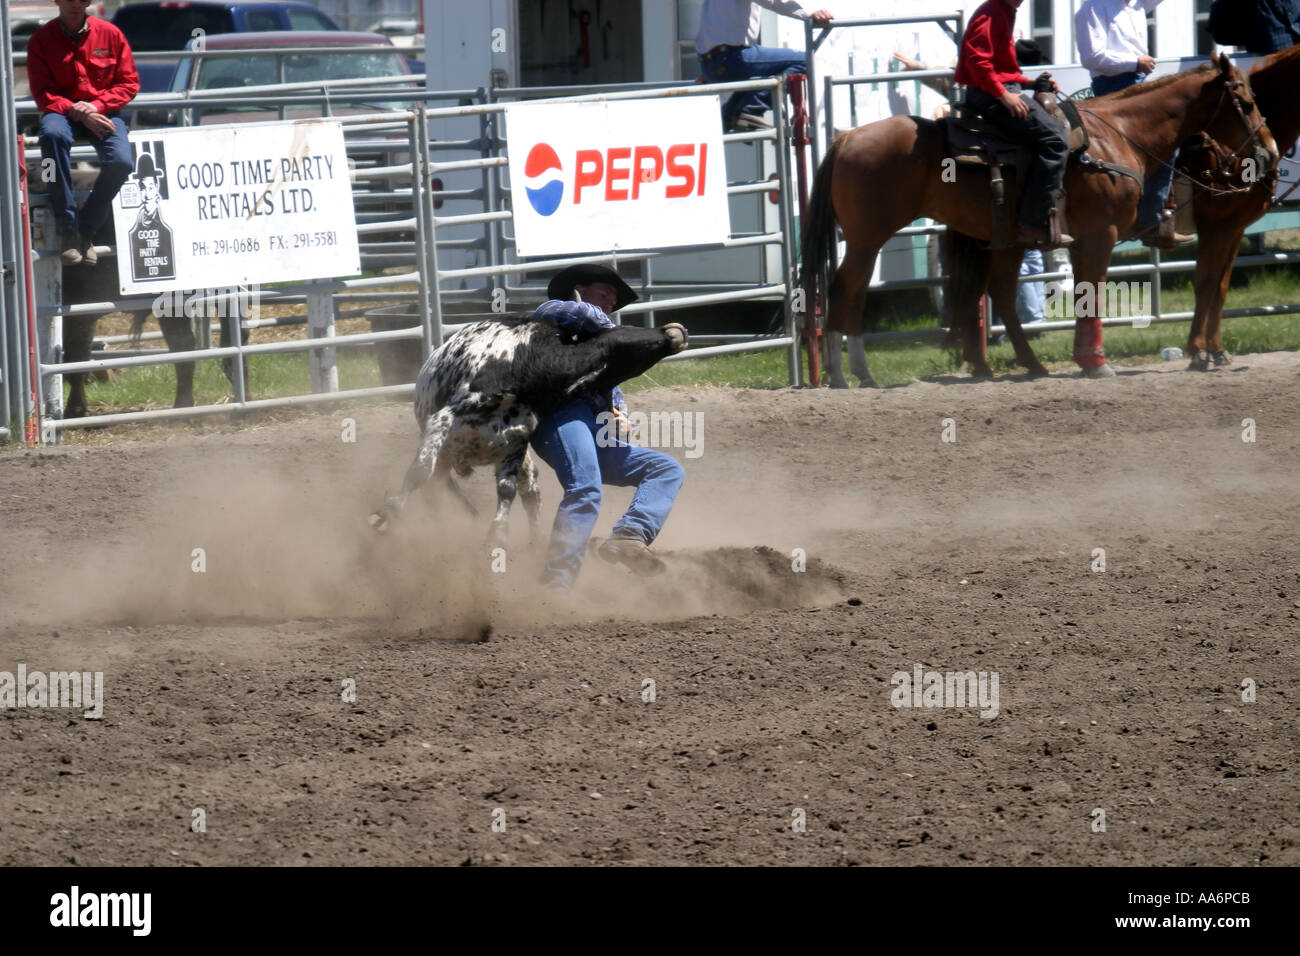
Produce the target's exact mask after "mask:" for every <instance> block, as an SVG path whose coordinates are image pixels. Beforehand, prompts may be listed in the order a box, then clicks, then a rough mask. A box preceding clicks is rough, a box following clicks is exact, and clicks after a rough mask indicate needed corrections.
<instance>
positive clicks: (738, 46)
mask: <svg viewBox="0 0 1300 956" xmlns="http://www.w3.org/2000/svg"><path fill="white" fill-rule="evenodd" d="M759 7H766V8H767V9H769V10H775V11H776V12H777V13H780V14H783V15H785V16H787V17H794V18H796V19H799V20H811V21H812V22H813V23H815V24H817V26H819V27H824V26H826V24H828V23H830V22H831V20H832V19H834V18H833V17H832V16H831V13H830V11H829V10H817V11H815V12H813V13H809V12H808V11H806V10H805V9H804V8H803V7H801V6H800V5H799V4H798V3H796V2H794V0H752V2H751V0H704V9H703V10H701V11H700V29H699V32H698V33H696V35H695V50H696V52H697V53H698V54H699V57H700V68H701V69H702V70H703V71H704V82H706V83H728V82H734V81H737V80H754V79H759V78H761V77H764V76H780V75H782V74H785V75H786V76H789V75H791V74H793V73H807V72H808V57H807V55H806V54H804V53H801V52H799V51H798V50H786V49H784V48H782V47H768V46H756V45H755V44H756V43H757V42H758V27H759V17H760V15H761V13H760V11H759V9H758V8H759ZM771 108H772V96H771V94H770V93H769V92H768V91H767V90H742V91H741V92H738V93H733V94H732V95H731V97H730V98H729V99H728V100H727V102H726V103H725V104H723V107H722V123H723V128H724V129H726V130H727V131H729V132H730V131H733V130H743V129H771V128H772V124H771V122H769V121H768V120H767V118H766V117H764V116H763V114H764V113H766V112H767V111H768V110H770V109H771Z"/></svg>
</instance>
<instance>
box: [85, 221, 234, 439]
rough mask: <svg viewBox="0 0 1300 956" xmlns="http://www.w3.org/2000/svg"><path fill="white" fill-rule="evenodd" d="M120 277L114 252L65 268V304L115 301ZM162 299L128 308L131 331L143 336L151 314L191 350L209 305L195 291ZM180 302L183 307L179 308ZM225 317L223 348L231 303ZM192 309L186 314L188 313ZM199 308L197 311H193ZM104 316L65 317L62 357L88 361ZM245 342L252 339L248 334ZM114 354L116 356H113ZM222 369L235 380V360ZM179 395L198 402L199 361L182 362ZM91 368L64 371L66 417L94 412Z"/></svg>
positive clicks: (183, 402)
mask: <svg viewBox="0 0 1300 956" xmlns="http://www.w3.org/2000/svg"><path fill="white" fill-rule="evenodd" d="M112 231H113V222H112V220H111V219H110V220H109V222H108V224H107V225H106V226H105V227H104V229H103V230H101V232H100V235H99V236H98V237H96V239H97V242H99V243H100V244H101V245H107V244H109V243H111V242H112ZM118 290H119V285H118V280H117V260H116V259H114V258H112V257H111V256H110V257H105V258H102V259H100V261H99V264H98V265H94V266H87V265H80V266H70V267H67V266H65V267H64V269H63V304H64V305H81V304H84V303H90V302H111V301H113V300H114V299H116V298H118V297H119V291H118ZM161 300H162V301H163V302H164V303H165V304H166V306H167V308H165V309H158V308H152V307H151V308H148V309H136V310H128V309H124V310H123V311H124V312H126V313H127V314H128V315H130V316H131V324H132V328H131V334H132V335H133V336H135V337H136V339H137V340H138V338H139V335H140V333H141V332H142V331H143V329H144V324H145V322H146V321H147V320H148V318H149V316H150V315H153V316H154V317H155V318H157V320H158V327H159V328H160V329H161V330H162V334H163V338H164V339H165V340H166V342H167V348H168V349H169V350H170V351H172V352H189V351H192V350H194V349H195V348H197V347H198V342H197V340H196V339H195V336H194V320H195V318H196V317H197V318H198V320H199V321H202V322H207V321H209V315H208V311H209V307H208V306H206V305H203V304H202V303H200V302H198V301H196V300H195V298H194V296H193V294H190V293H186V294H182V295H181V296H163V297H161ZM176 306H179V307H176ZM215 310H216V311H217V313H218V315H219V316H220V317H221V340H220V344H221V347H222V348H225V347H227V346H229V345H231V344H233V340H232V338H231V335H232V332H233V329H232V328H231V325H232V323H233V322H234V321H236V319H237V316H236V314H235V311H234V309H233V308H232V307H230V306H229V305H227V304H226V303H221V304H218V305H216V306H215ZM187 312H188V313H191V314H186V313H187ZM196 312H197V316H196V315H194V314H193V313H196ZM102 317H103V316H100V315H65V316H64V317H63V361H65V362H88V361H90V357H91V349H92V348H93V345H94V340H95V326H96V325H97V324H98V323H99V320H100V319H101V318H102ZM244 341H245V342H247V341H248V340H247V333H245V338H244ZM110 357H111V356H110ZM244 361H245V364H244V381H245V382H247V381H248V364H247V359H245V360H244ZM221 364H222V368H223V369H224V371H225V373H226V378H227V379H229V380H230V381H231V383H232V384H233V382H234V364H233V361H232V360H231V359H222V363H221ZM173 367H174V368H175V369H176V398H175V401H174V402H173V407H174V408H190V407H191V406H193V405H194V363H193V362H177V363H176V364H175V365H174V366H173ZM88 376H89V373H87V372H70V373H68V374H66V375H64V379H65V380H66V381H67V383H68V400H67V402H66V404H65V405H64V409H63V417H64V418H84V417H86V416H87V415H89V414H90V408H89V403H88V402H87V399H86V379H87V377H88Z"/></svg>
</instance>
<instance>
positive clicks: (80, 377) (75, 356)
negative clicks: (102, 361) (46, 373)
mask: <svg viewBox="0 0 1300 956" xmlns="http://www.w3.org/2000/svg"><path fill="white" fill-rule="evenodd" d="M98 321H99V317H98V316H90V315H65V316H64V317H63V361H65V362H89V361H90V347H91V345H92V343H93V342H94V339H95V323H96V322H98ZM87 374H88V373H86V372H73V373H71V374H68V375H65V376H64V379H65V380H66V381H67V383H68V386H69V395H68V401H67V403H66V404H65V405H64V406H63V417H64V418H85V417H86V416H87V415H88V414H90V409H89V407H88V405H87V403H86V377H87Z"/></svg>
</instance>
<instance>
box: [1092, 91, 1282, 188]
mask: <svg viewBox="0 0 1300 956" xmlns="http://www.w3.org/2000/svg"><path fill="white" fill-rule="evenodd" d="M1240 86H1241V81H1239V80H1228V81H1226V82H1225V83H1224V84H1223V89H1222V90H1221V91H1220V93H1219V102H1218V103H1216V104H1215V106H1214V112H1213V113H1211V114H1210V118H1209V119H1208V120H1206V123H1205V125H1206V126H1209V125H1210V124H1211V123H1213V122H1214V119H1215V117H1216V116H1218V115H1219V110H1221V109H1223V101H1224V98H1225V97H1229V96H1230V98H1231V100H1232V105H1233V106H1234V107H1236V110H1237V116H1238V117H1240V119H1241V125H1242V127H1243V128H1245V129H1246V130H1248V131H1249V134H1250V135H1249V136H1247V137H1246V139H1245V140H1244V141H1243V142H1242V144H1241V145H1240V146H1239V147H1237V149H1235V150H1233V151H1229V150H1228V148H1227V147H1226V146H1224V145H1223V144H1222V143H1220V142H1219V141H1218V140H1216V139H1215V138H1214V137H1212V136H1211V135H1210V134H1209V133H1206V132H1204V131H1202V132H1200V133H1199V134H1198V135H1199V136H1200V137H1201V138H1202V140H1203V141H1204V142H1205V144H1206V148H1207V149H1208V150H1209V151H1210V152H1211V153H1213V154H1214V157H1215V161H1216V165H1217V166H1218V167H1219V168H1218V169H1216V170H1215V173H1217V174H1218V176H1219V178H1220V179H1221V180H1223V181H1225V182H1228V181H1231V180H1232V179H1234V178H1236V177H1237V176H1239V175H1240V174H1241V164H1242V161H1243V159H1244V157H1243V156H1242V155H1241V153H1242V151H1243V150H1245V149H1246V148H1247V147H1248V146H1250V145H1251V144H1252V143H1254V142H1255V141H1256V140H1257V139H1259V138H1260V137H1259V131H1260V130H1261V129H1263V127H1264V119H1263V115H1262V114H1261V116H1260V121H1259V122H1258V123H1257V124H1255V126H1253V127H1252V126H1251V125H1250V120H1248V119H1247V118H1246V112H1245V110H1243V109H1242V107H1241V97H1240V95H1239V94H1238V93H1237V90H1238V88H1239V87H1240ZM1076 108H1077V109H1078V111H1079V112H1080V113H1087V114H1088V115H1089V116H1091V117H1093V118H1094V119H1097V120H1099V121H1100V122H1102V123H1104V124H1105V125H1106V126H1108V127H1110V129H1111V130H1113V131H1114V132H1115V134H1116V135H1117V136H1119V137H1120V139H1122V140H1124V141H1125V142H1126V143H1128V144H1129V145H1130V146H1132V147H1133V148H1134V149H1136V150H1138V152H1140V153H1145V154H1146V155H1147V156H1149V157H1150V158H1151V159H1154V160H1155V161H1156V163H1157V164H1159V165H1160V166H1164V167H1168V168H1171V169H1173V171H1174V174H1175V175H1176V176H1179V177H1181V178H1183V179H1185V180H1186V181H1187V182H1189V183H1191V184H1192V185H1193V186H1195V187H1196V188H1198V189H1204V190H1205V191H1206V192H1208V193H1209V194H1210V195H1212V196H1233V195H1236V194H1238V193H1244V192H1250V191H1251V190H1252V189H1254V188H1255V184H1254V183H1251V184H1250V185H1249V186H1227V187H1220V186H1211V185H1208V184H1206V183H1203V182H1200V181H1199V180H1196V179H1193V178H1192V177H1191V176H1188V175H1187V174H1186V173H1183V172H1180V171H1179V170H1178V168H1177V167H1176V166H1174V165H1173V163H1172V161H1171V160H1172V157H1171V159H1170V160H1163V159H1161V158H1160V157H1159V156H1157V155H1156V154H1155V153H1153V152H1151V151H1150V150H1149V149H1147V148H1146V147H1145V146H1143V145H1142V144H1141V143H1138V142H1136V141H1135V140H1134V139H1133V138H1132V137H1131V136H1129V135H1128V134H1127V133H1125V132H1124V131H1123V130H1121V129H1119V128H1118V127H1116V126H1115V124H1114V123H1112V122H1110V120H1108V119H1106V117H1104V116H1102V115H1101V114H1099V113H1097V112H1095V111H1093V110H1090V109H1088V108H1087V107H1086V106H1078V107H1076ZM1267 172H1268V173H1273V175H1274V177H1276V171H1275V169H1271V170H1268V171H1267ZM1296 185H1300V183H1297V184H1296ZM1295 188H1296V187H1295V186H1292V187H1291V190H1294V189H1295ZM1291 190H1288V191H1287V195H1290V192H1291Z"/></svg>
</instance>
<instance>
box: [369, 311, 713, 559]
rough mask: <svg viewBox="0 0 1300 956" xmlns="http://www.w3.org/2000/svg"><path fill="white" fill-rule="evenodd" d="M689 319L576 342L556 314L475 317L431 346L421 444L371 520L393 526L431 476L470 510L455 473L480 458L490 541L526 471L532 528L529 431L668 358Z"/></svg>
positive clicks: (420, 394) (420, 410) (419, 388)
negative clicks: (491, 511)
mask: <svg viewBox="0 0 1300 956" xmlns="http://www.w3.org/2000/svg"><path fill="white" fill-rule="evenodd" d="M686 338H687V336H686V329H684V328H683V327H682V326H680V325H678V324H676V323H671V324H669V325H665V326H664V327H663V328H661V329H640V328H631V327H628V326H619V327H618V328H615V329H611V330H610V331H608V332H604V333H602V334H600V335H597V336H595V337H593V338H590V339H587V340H586V341H583V342H578V343H574V344H568V343H565V342H564V341H563V340H562V339H561V338H560V335H559V332H558V330H557V329H556V327H555V326H554V325H552V324H551V323H549V322H535V321H532V319H531V317H529V318H523V317H519V318H509V319H504V320H499V321H487V322H475V323H474V324H472V325H468V326H466V327H465V328H463V329H461V330H460V331H459V332H457V333H456V334H455V335H453V336H452V337H451V338H449V339H448V340H447V341H446V342H444V343H443V344H442V346H441V347H440V348H438V349H437V350H435V351H434V352H433V354H431V355H430V356H429V358H428V360H427V361H426V362H425V363H424V367H423V368H422V369H420V376H419V378H418V379H417V380H416V383H415V419H416V421H417V422H418V423H419V425H420V446H419V450H418V451H417V452H416V455H415V460H414V461H413V462H411V467H410V468H408V469H407V471H406V479H405V481H403V482H402V489H401V490H400V491H399V492H397V494H395V495H392V496H391V497H389V499H388V500H387V501H386V502H384V504H383V506H382V507H380V508H379V510H377V511H375V512H374V513H373V514H371V515H370V518H369V521H370V525H371V527H373V528H374V529H375V530H376V531H380V532H383V531H387V530H388V527H389V525H390V523H391V522H392V520H393V517H394V515H395V514H396V512H397V511H398V510H399V509H401V507H402V506H403V505H404V504H405V503H406V499H407V497H408V496H409V495H410V494H411V492H413V491H414V490H415V489H416V488H418V487H420V486H421V485H422V484H424V482H426V481H427V480H429V478H431V477H434V476H444V477H445V478H446V481H447V485H448V487H449V488H450V489H451V491H452V492H453V493H454V494H456V496H457V497H459V498H460V500H461V501H462V502H463V503H464V504H465V505H466V506H467V507H469V509H470V510H471V511H473V510H474V508H473V505H471V504H470V502H469V499H468V498H466V496H465V494H464V492H463V491H461V489H460V488H459V487H458V486H457V485H456V483H455V481H454V480H453V478H452V476H451V472H452V471H453V470H454V471H455V472H456V473H457V474H459V475H461V476H462V477H464V476H466V475H468V474H469V473H470V471H471V470H472V469H473V468H474V467H475V466H476V465H494V466H495V467H496V481H497V510H496V515H495V516H494V517H493V518H492V528H491V532H490V533H489V536H488V541H489V544H491V545H493V546H496V545H501V544H504V543H505V540H506V534H507V525H506V521H507V518H508V517H509V514H510V506H511V504H512V503H513V502H514V499H515V492H516V488H517V485H518V482H519V478H520V475H521V472H522V477H523V486H522V488H519V489H518V490H519V491H520V493H521V494H522V495H523V499H524V508H525V509H526V510H527V511H528V518H529V522H530V523H531V525H532V527H533V532H534V534H535V533H536V530H537V511H538V507H539V506H540V503H541V495H540V492H539V490H538V486H537V465H536V464H535V463H534V462H533V460H532V456H531V455H529V454H528V441H529V439H530V438H531V437H532V435H533V432H534V431H535V430H536V428H537V424H538V422H539V421H540V420H541V419H542V418H544V417H545V416H546V415H547V414H549V413H551V412H553V411H554V410H556V409H558V408H562V407H563V406H565V405H567V404H568V403H569V402H571V401H572V400H573V399H574V398H577V397H578V396H580V395H583V394H586V393H593V392H594V393H608V392H609V391H610V390H611V389H612V388H613V387H614V386H615V385H618V384H620V383H622V382H625V381H627V380H628V379H630V378H635V377H636V376H638V375H640V374H641V373H642V372H644V371H646V370H647V369H649V368H650V367H651V366H653V365H654V364H655V363H656V362H658V361H659V360H660V359H661V358H663V357H664V356H667V355H672V354H674V353H676V352H680V351H681V350H682V349H684V348H685V347H686Z"/></svg>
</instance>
